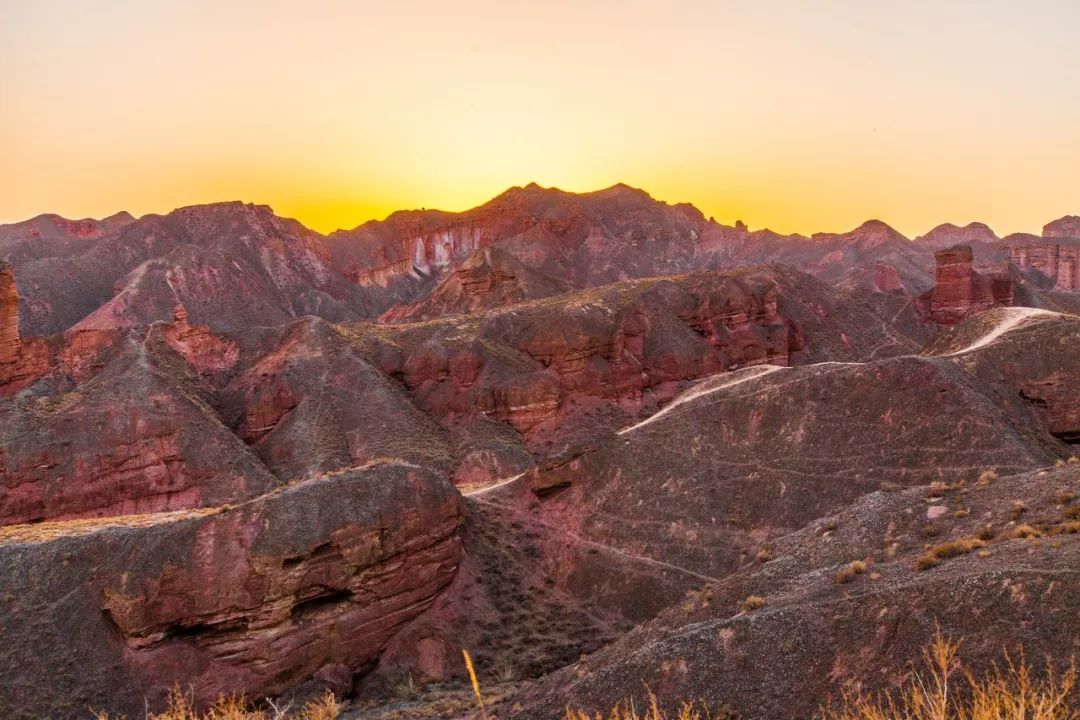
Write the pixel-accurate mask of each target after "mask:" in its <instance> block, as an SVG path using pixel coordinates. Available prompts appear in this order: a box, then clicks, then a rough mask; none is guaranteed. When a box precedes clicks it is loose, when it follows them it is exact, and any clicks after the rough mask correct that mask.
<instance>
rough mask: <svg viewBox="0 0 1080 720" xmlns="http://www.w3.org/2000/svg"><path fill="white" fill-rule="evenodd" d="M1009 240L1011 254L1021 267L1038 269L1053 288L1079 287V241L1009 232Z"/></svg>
mask: <svg viewBox="0 0 1080 720" xmlns="http://www.w3.org/2000/svg"><path fill="white" fill-rule="evenodd" d="M1062 232H1064V231H1062ZM1048 237H1058V236H1048ZM1060 237H1062V238H1066V237H1067V236H1064V235H1062V236H1060ZM1009 240H1010V244H1009V256H1010V259H1011V260H1012V262H1013V264H1014V265H1016V266H1017V267H1018V268H1020V269H1021V270H1023V271H1032V270H1033V271H1036V272H1038V273H1039V274H1040V275H1041V276H1042V277H1043V278H1045V279H1046V280H1047V281H1049V284H1050V286H1051V287H1053V288H1054V289H1057V290H1077V289H1080V242H1078V241H1070V240H1067V239H1065V240H1061V241H1056V242H1055V241H1047V240H1040V239H1036V238H1016V237H1013V236H1010V238H1009Z"/></svg>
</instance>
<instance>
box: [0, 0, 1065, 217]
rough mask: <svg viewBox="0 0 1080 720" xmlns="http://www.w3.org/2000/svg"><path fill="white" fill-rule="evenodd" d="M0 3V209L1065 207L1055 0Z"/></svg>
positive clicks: (1060, 24)
mask: <svg viewBox="0 0 1080 720" xmlns="http://www.w3.org/2000/svg"><path fill="white" fill-rule="evenodd" d="M2 1H3V0H0V2H2ZM4 12H5V23H4V24H3V25H0V107H2V108H3V112H0V138H3V141H0V167H2V168H3V173H2V174H0V222H11V221H16V220H20V219H24V218H26V217H29V216H32V215H36V214H38V213H42V212H58V213H60V214H63V215H66V216H69V217H84V216H98V217H100V216H104V215H108V214H111V213H112V212H115V211H117V210H121V209H126V210H128V211H130V212H132V213H133V214H137V215H138V214H145V213H148V212H167V211H169V210H171V209H173V208H174V207H178V206H182V205H189V204H194V203H202V202H214V201H221V200H230V199H242V200H245V201H249V202H258V203H265V204H269V205H271V206H273V207H274V209H275V210H276V211H277V212H278V213H280V214H282V215H286V216H292V217H296V218H297V219H299V220H301V221H302V222H304V223H305V224H307V225H309V226H311V227H313V228H315V229H317V230H320V231H324V232H326V231H330V230H333V229H336V228H339V227H343V228H351V227H354V226H356V225H358V224H360V223H361V222H363V221H365V220H368V219H372V218H382V217H385V216H386V215H387V214H389V213H390V212H392V211H394V210H399V209H411V208H417V207H429V208H440V209H445V210H464V209H467V208H469V207H473V206H476V205H478V204H481V203H483V202H485V201H486V200H488V199H490V198H491V197H493V196H494V195H496V194H498V193H500V192H502V191H503V190H505V189H506V188H507V187H509V186H512V185H523V184H526V183H528V182H537V183H539V184H541V185H544V186H556V187H560V188H562V189H564V190H570V191H589V190H596V189H600V188H602V187H607V186H610V185H612V184H615V183H616V182H625V183H627V184H629V185H633V186H636V187H641V188H643V189H645V190H646V191H648V192H649V193H650V194H652V195H653V196H654V197H656V198H658V199H662V200H666V201H669V202H692V203H693V204H695V205H696V206H697V207H698V208H700V209H701V210H702V212H704V213H705V214H706V216H710V215H711V216H715V217H716V219H717V220H719V221H721V222H726V223H731V222H734V221H735V220H738V219H741V220H743V221H745V222H747V223H748V224H749V225H750V226H751V227H752V228H760V227H770V228H772V229H774V230H777V231H780V232H803V233H811V232H816V231H841V230H847V229H850V228H852V227H854V226H856V225H858V224H859V223H861V222H862V221H864V220H866V219H869V218H871V217H876V218H879V219H881V220H884V221H886V222H888V223H890V224H891V225H893V226H894V227H896V228H897V229H899V230H901V231H902V232H904V233H905V234H908V235H909V236H910V235H916V234H920V233H922V232H925V231H926V230H928V229H929V228H930V227H932V226H933V225H936V224H938V223H940V222H946V221H951V222H955V223H958V224H963V223H967V222H969V221H972V220H980V221H984V222H987V223H989V224H990V225H991V227H993V228H994V229H995V230H997V231H998V232H999V233H1001V234H1004V233H1007V232H1013V231H1020V230H1024V231H1037V230H1038V229H1039V228H1040V227H1041V226H1042V224H1043V223H1045V222H1047V221H1049V220H1052V219H1054V218H1056V217H1059V216H1061V215H1064V214H1066V213H1077V212H1080V173H1078V172H1077V171H1076V168H1078V167H1080V93H1077V92H1075V88H1076V87H1078V86H1080V83H1078V82H1077V80H1078V78H1077V77H1076V75H1077V73H1080V44H1077V43H1075V41H1074V40H1073V38H1072V36H1071V28H1073V27H1076V25H1077V24H1078V23H1080V6H1077V5H1076V4H1075V3H1071V2H1065V1H1064V0H1041V1H1036V2H1032V3H1026V4H1024V6H1023V7H1013V6H1012V5H1010V4H1008V3H998V2H996V1H992V2H987V3H978V4H975V3H964V2H957V3H947V4H943V3H938V2H930V1H929V0H921V1H916V2H911V3H904V4H903V7H887V6H885V4H877V3H863V2H858V1H857V0H826V1H825V2H822V3H813V4H810V3H801V2H796V1H795V0H767V1H765V2H758V3H743V2H730V3H704V2H696V1H693V0H682V1H677V2H673V3H666V4H660V3H648V2H643V1H640V0H627V1H626V2H619V3H615V2H603V1H601V0H581V1H580V2H573V3H571V2H551V3H542V4H535V3H524V2H515V1H510V2H494V0H478V1H474V2H467V3H460V4H440V3H434V2H421V1H419V0H406V1H403V2H401V3H396V4H394V6H393V7H389V6H388V5H387V4H383V3H364V2H348V3H346V2H336V1H334V0H316V1H314V2H312V3H309V4H304V5H300V4H285V3H275V2H269V3H265V2H254V0H233V1H232V2H209V0H195V1H193V2H184V3H181V2H178V1H175V2H174V1H172V0H152V1H147V2H139V3H136V2H133V1H131V2H124V1H123V0H107V1H106V2H91V0H68V1H65V2H61V1H60V0H40V1H39V2H35V3H14V2H13V3H11V4H10V5H9V6H7V7H5V11H4ZM1032 48H1037V52H1034V51H1032Z"/></svg>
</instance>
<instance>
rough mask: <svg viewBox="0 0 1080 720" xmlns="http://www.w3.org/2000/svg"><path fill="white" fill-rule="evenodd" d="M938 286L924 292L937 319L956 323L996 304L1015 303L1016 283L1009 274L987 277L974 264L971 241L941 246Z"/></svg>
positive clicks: (937, 258) (928, 310) (937, 259)
mask: <svg viewBox="0 0 1080 720" xmlns="http://www.w3.org/2000/svg"><path fill="white" fill-rule="evenodd" d="M934 260H935V262H936V263H937V267H936V271H935V275H934V288H933V290H931V291H930V292H929V293H927V294H926V295H924V296H923V301H924V303H925V304H926V313H927V315H928V316H929V317H930V319H932V320H933V321H934V322H936V323H940V324H942V325H955V324H956V323H958V322H960V321H962V320H964V319H965V318H967V317H970V316H971V315H976V314H978V313H980V312H985V311H986V310H989V309H990V308H992V307H997V306H1001V305H1012V304H1013V302H1014V300H1015V287H1014V283H1013V280H1012V278H1010V277H1009V276H1007V275H994V276H991V277H984V276H983V275H981V274H980V273H978V272H976V271H975V269H974V268H973V267H972V260H973V253H972V250H971V247H970V246H968V245H957V246H956V247H951V248H947V249H945V250H938V251H937V252H936V253H934Z"/></svg>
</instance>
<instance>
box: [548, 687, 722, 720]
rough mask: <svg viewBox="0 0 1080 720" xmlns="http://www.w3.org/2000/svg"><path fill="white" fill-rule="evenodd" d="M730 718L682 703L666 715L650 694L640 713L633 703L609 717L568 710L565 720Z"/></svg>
mask: <svg viewBox="0 0 1080 720" xmlns="http://www.w3.org/2000/svg"><path fill="white" fill-rule="evenodd" d="M729 717H732V716H731V713H729V712H726V711H721V712H719V713H715V714H714V713H711V712H709V710H708V709H707V708H706V707H705V706H704V704H702V703H695V702H685V703H682V704H681V705H680V706H679V709H678V710H676V711H675V712H673V713H665V712H664V711H662V710H661V709H660V707H659V705H658V704H657V702H656V696H655V695H653V694H652V693H651V692H650V693H649V703H648V707H647V708H645V709H643V710H641V711H640V712H639V711H638V710H637V708H635V707H634V705H633V703H623V704H621V705H617V706H615V707H614V708H612V710H611V712H609V713H608V714H607V716H604V715H601V714H599V713H595V714H589V713H586V712H582V711H581V710H572V709H569V708H568V709H567V710H566V715H565V716H564V720H723V719H724V718H729Z"/></svg>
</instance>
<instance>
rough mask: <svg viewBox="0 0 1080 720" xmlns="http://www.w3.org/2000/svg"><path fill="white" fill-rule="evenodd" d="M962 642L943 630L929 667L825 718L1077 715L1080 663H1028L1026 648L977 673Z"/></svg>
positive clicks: (1071, 719) (1029, 719) (991, 719)
mask: <svg viewBox="0 0 1080 720" xmlns="http://www.w3.org/2000/svg"><path fill="white" fill-rule="evenodd" d="M959 649H960V643H959V642H957V641H953V640H949V639H946V638H945V637H943V636H942V635H941V633H940V632H939V633H938V634H937V635H936V637H935V638H934V641H933V642H932V643H931V644H930V646H929V647H927V648H926V649H924V650H923V660H924V662H925V664H926V671H924V672H923V673H916V674H915V675H913V676H912V677H911V678H910V679H909V680H908V681H907V682H906V683H905V684H904V686H903V687H902V688H901V689H900V690H899V691H897V692H895V693H881V694H879V695H868V694H866V693H863V692H855V693H853V694H851V695H849V696H848V697H846V698H845V699H844V701H843V702H842V703H841V705H840V706H839V708H836V709H826V710H824V711H823V713H822V716H823V718H824V720H1078V718H1080V711H1077V710H1076V709H1075V707H1076V698H1074V697H1073V694H1074V693H1073V690H1074V689H1075V686H1076V669H1075V667H1074V666H1073V665H1072V664H1070V666H1069V667H1068V669H1066V670H1065V671H1064V672H1057V671H1055V669H1054V668H1053V667H1052V666H1050V665H1049V664H1048V665H1047V667H1046V670H1045V672H1041V673H1040V672H1038V671H1037V670H1036V669H1033V668H1032V667H1031V666H1029V665H1028V664H1027V663H1026V661H1025V659H1024V656H1023V653H1022V652H1021V653H1020V654H1019V657H1018V659H1015V660H1014V659H1013V657H1011V656H1009V655H1006V656H1005V661H1004V664H1003V665H995V666H994V668H993V669H992V670H991V671H990V672H989V673H988V674H987V675H986V676H984V677H981V678H979V677H975V676H974V675H973V674H972V673H971V672H969V671H968V670H967V669H965V668H964V667H963V665H962V664H961V662H960V659H959Z"/></svg>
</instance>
